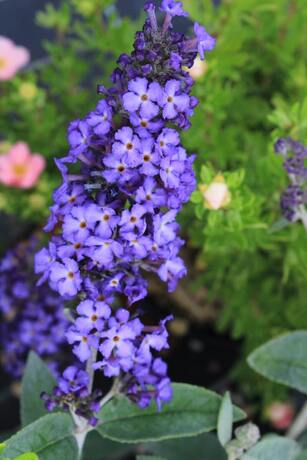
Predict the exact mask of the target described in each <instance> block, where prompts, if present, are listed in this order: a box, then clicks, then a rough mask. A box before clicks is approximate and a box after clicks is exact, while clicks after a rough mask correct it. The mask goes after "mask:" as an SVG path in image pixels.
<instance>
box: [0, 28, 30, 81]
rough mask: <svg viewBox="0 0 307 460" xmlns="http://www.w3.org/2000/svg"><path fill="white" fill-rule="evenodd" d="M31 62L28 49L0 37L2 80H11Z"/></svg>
mask: <svg viewBox="0 0 307 460" xmlns="http://www.w3.org/2000/svg"><path fill="white" fill-rule="evenodd" d="M29 61H30V53H29V51H28V50H27V49H26V48H24V47H23V46H16V45H15V43H14V42H13V41H12V40H10V39H9V38H7V37H2V36H0V80H10V79H11V78H13V77H14V75H15V74H16V73H17V72H18V70H19V69H20V68H21V67H23V66H24V65H26V64H27V63H28V62H29Z"/></svg>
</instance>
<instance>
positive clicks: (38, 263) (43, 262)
mask: <svg viewBox="0 0 307 460" xmlns="http://www.w3.org/2000/svg"><path fill="white" fill-rule="evenodd" d="M56 256H57V248H56V245H55V244H54V243H53V242H50V243H49V245H48V249H46V248H43V249H41V250H40V251H39V252H38V253H36V254H35V273H42V276H41V278H40V279H39V281H38V285H41V284H42V283H43V282H44V281H46V279H47V278H48V276H49V272H50V268H51V267H52V264H53V263H54V262H55V261H56Z"/></svg>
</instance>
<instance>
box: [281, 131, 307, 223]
mask: <svg viewBox="0 0 307 460" xmlns="http://www.w3.org/2000/svg"><path fill="white" fill-rule="evenodd" d="M275 152H276V153H277V154H279V155H282V156H283V157H284V168H285V170H286V172H287V173H288V176H289V179H290V182H291V184H290V185H289V186H288V187H287V188H286V190H285V191H284V192H283V194H282V196H281V200H280V204H281V209H282V212H283V215H284V217H285V218H286V219H288V220H289V221H296V220H300V219H301V220H302V221H303V222H304V223H305V222H306V225H307V219H306V204H307V165H306V161H307V147H305V146H304V145H303V144H301V143H300V142H297V141H294V140H293V139H291V138H287V139H278V141H277V142H276V143H275Z"/></svg>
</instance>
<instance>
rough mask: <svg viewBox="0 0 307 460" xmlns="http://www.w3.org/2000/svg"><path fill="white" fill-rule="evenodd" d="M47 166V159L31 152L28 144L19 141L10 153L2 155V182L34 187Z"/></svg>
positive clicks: (0, 160) (0, 178)
mask: <svg viewBox="0 0 307 460" xmlns="http://www.w3.org/2000/svg"><path fill="white" fill-rule="evenodd" d="M44 167H45V159H44V158H43V157H42V155H39V154H37V153H34V154H33V155H32V154H31V152H30V150H29V148H28V146H27V144H25V143H24V142H17V143H16V144H14V145H13V146H12V147H11V149H10V150H9V151H8V153H6V154H4V155H0V182H1V183H2V184H5V185H8V186H11V187H17V188H31V187H33V186H34V185H35V184H36V182H37V180H38V178H39V176H40V174H41V172H42V171H43V169H44Z"/></svg>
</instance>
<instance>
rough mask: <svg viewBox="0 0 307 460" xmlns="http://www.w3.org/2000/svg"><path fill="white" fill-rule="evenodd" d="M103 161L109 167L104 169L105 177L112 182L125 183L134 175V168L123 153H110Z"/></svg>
mask: <svg viewBox="0 0 307 460" xmlns="http://www.w3.org/2000/svg"><path fill="white" fill-rule="evenodd" d="M103 163H104V165H105V166H107V168H108V169H106V170H105V171H103V177H104V178H105V179H106V180H107V181H108V182H110V183H111V184H114V183H120V184H124V183H126V182H129V181H130V180H131V178H132V177H133V170H132V169H131V168H130V167H129V165H128V163H127V161H124V159H123V158H122V155H121V154H112V155H108V156H106V157H105V158H104V159H103Z"/></svg>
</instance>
